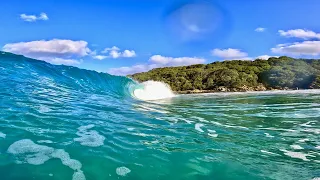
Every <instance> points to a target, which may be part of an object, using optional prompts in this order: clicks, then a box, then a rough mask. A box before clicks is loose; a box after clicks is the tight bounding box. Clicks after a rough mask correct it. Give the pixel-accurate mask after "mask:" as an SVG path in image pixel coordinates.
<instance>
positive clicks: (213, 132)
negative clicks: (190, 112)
mask: <svg viewBox="0 0 320 180" xmlns="http://www.w3.org/2000/svg"><path fill="white" fill-rule="evenodd" d="M208 132H209V133H208V136H211V137H214V138H216V137H218V134H217V133H216V131H215V130H211V129H208Z"/></svg>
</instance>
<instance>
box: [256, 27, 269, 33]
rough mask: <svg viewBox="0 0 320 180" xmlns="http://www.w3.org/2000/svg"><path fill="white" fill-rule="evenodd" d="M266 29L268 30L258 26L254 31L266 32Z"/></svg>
mask: <svg viewBox="0 0 320 180" xmlns="http://www.w3.org/2000/svg"><path fill="white" fill-rule="evenodd" d="M265 30H266V28H263V27H258V28H257V29H255V30H254V31H256V32H264V31H265Z"/></svg>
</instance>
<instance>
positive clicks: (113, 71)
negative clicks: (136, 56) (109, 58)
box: [108, 64, 160, 76]
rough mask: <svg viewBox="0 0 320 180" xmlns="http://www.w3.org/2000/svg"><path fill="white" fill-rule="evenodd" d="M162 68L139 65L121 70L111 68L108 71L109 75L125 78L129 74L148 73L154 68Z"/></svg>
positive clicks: (151, 65)
mask: <svg viewBox="0 0 320 180" xmlns="http://www.w3.org/2000/svg"><path fill="white" fill-rule="evenodd" d="M158 67H160V66H159V65H157V64H138V65H134V66H127V67H120V68H111V69H109V70H108V73H110V74H113V75H120V76H125V75H128V74H135V73H139V72H146V71H149V70H151V69H154V68H158Z"/></svg>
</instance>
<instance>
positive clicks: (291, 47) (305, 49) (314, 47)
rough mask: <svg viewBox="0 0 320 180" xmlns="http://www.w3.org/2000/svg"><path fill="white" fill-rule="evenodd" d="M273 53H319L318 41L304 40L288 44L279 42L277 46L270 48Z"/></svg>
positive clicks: (315, 54) (312, 54) (299, 54)
mask: <svg viewBox="0 0 320 180" xmlns="http://www.w3.org/2000/svg"><path fill="white" fill-rule="evenodd" d="M271 51H272V52H273V53H278V54H286V55H298V56H301V55H311V56H318V55H320V41H304V42H295V43H288V44H279V45H277V47H275V48H272V49H271Z"/></svg>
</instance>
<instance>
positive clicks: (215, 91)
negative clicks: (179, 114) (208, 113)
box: [173, 88, 316, 94]
mask: <svg viewBox="0 0 320 180" xmlns="http://www.w3.org/2000/svg"><path fill="white" fill-rule="evenodd" d="M299 90H316V89H289V88H288V89H274V88H273V89H265V90H237V91H235V90H227V91H219V90H188V91H173V92H174V93H175V94H210V93H239V92H240V93H241V92H243V93H245V92H267V91H271V92H272V91H274V92H276V91H299Z"/></svg>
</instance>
